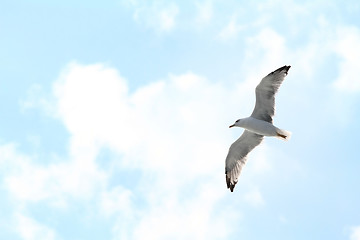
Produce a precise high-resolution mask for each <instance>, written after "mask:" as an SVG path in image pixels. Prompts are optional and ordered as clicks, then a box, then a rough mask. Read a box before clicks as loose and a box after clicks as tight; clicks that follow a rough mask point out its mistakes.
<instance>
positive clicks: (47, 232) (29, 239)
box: [14, 214, 55, 240]
mask: <svg viewBox="0 0 360 240" xmlns="http://www.w3.org/2000/svg"><path fill="white" fill-rule="evenodd" d="M14 220H15V224H16V225H15V228H16V230H17V231H18V232H19V235H20V236H21V237H22V239H24V240H38V239H43V240H53V239H55V232H54V231H53V230H52V229H50V228H48V227H47V226H45V225H43V224H41V223H39V222H37V221H35V220H34V219H32V218H29V217H26V216H24V215H21V214H16V217H15V219H14Z"/></svg>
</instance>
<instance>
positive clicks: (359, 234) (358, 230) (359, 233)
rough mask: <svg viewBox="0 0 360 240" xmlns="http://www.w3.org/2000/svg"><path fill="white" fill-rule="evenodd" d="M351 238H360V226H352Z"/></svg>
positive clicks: (356, 239) (355, 239) (353, 239)
mask: <svg viewBox="0 0 360 240" xmlns="http://www.w3.org/2000/svg"><path fill="white" fill-rule="evenodd" d="M350 240H360V226H357V227H353V228H351V235H350Z"/></svg>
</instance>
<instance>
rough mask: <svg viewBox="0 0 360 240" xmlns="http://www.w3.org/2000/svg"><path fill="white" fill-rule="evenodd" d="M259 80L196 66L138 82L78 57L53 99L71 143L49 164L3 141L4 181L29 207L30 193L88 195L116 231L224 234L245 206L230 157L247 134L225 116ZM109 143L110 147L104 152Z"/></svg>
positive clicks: (45, 200) (118, 234)
mask: <svg viewBox="0 0 360 240" xmlns="http://www.w3.org/2000/svg"><path fill="white" fill-rule="evenodd" d="M252 87H253V86H250V85H244V86H242V87H241V88H240V87H235V88H231V89H229V88H225V86H224V85H222V84H221V83H212V82H209V81H208V80H207V79H206V78H204V77H202V76H199V75H196V74H194V73H192V72H188V73H185V74H181V75H172V74H170V75H169V76H168V77H167V78H165V79H163V80H159V81H156V82H152V83H150V84H148V85H145V86H141V87H139V88H138V89H136V90H135V91H133V92H130V91H129V88H128V86H127V80H126V79H125V78H123V77H122V76H120V74H119V73H118V71H117V70H116V69H114V68H111V67H108V66H106V65H103V64H92V65H81V64H77V63H70V64H69V65H68V66H67V67H66V68H65V69H64V70H63V71H62V72H61V74H60V76H59V78H58V79H57V81H56V82H55V83H54V85H53V95H54V96H53V97H51V99H50V102H51V103H52V104H53V105H52V111H50V112H51V114H52V116H53V117H54V118H57V119H58V120H60V121H61V122H62V123H63V124H64V126H65V128H66V129H67V131H68V132H69V136H70V138H69V140H68V142H67V143H64V144H67V145H68V147H67V149H68V153H67V154H65V156H63V157H61V158H60V157H55V158H54V159H50V160H47V161H45V164H44V163H41V161H40V162H39V161H38V160H36V156H27V155H25V154H22V153H20V152H19V150H18V149H17V147H16V145H15V144H3V145H1V147H0V157H1V161H2V162H1V166H2V167H6V168H7V169H8V171H7V172H6V174H5V175H4V178H3V179H4V186H5V187H6V189H7V191H8V192H9V193H10V195H11V196H12V198H14V199H15V201H16V202H18V203H19V204H21V205H22V206H23V208H22V209H23V210H22V211H21V214H25V212H26V209H27V206H28V205H29V204H31V203H41V204H43V205H44V206H47V207H49V208H52V209H70V208H71V206H72V205H73V204H77V203H81V204H82V205H85V206H86V205H90V206H92V208H93V211H94V212H96V213H97V214H98V217H102V218H107V219H114V221H113V222H112V224H113V227H112V232H113V237H114V239H117V238H125V239H126V238H132V239H143V238H144V237H145V236H147V237H149V236H150V237H153V238H156V239H168V238H175V239H176V238H178V239H183V238H196V239H205V238H206V239H212V238H224V237H226V236H228V235H229V234H230V233H231V231H232V227H231V226H232V225H233V222H234V220H235V219H238V218H239V216H241V209H239V210H238V211H231V210H230V209H229V208H230V207H231V206H230V205H226V204H224V203H225V201H226V199H227V198H228V196H230V195H229V194H230V193H229V192H228V191H227V189H226V186H225V181H224V159H225V156H226V154H227V150H228V147H229V145H230V143H231V142H232V141H233V140H234V138H236V137H237V136H238V134H239V132H234V131H227V127H226V126H228V124H229V122H232V121H233V120H234V119H235V118H236V117H237V115H238V112H237V113H233V111H231V110H230V109H237V110H240V112H241V110H242V109H244V106H242V104H240V103H241V101H239V99H240V100H242V99H245V98H248V97H249V95H253V89H252ZM250 88H251V89H250ZM39 98H41V96H39ZM37 101H38V100H36V99H35V100H34V102H37ZM35 105H36V104H35ZM45 105H46V106H48V105H47V104H45ZM45 105H42V104H39V105H36V106H39V107H41V106H45ZM31 107H33V106H31ZM45 111H47V108H46V109H45ZM229 114H232V115H231V116H229ZM234 114H235V115H236V116H235V115H234ZM104 149H107V150H108V151H109V152H110V153H109V154H110V157H109V158H107V159H105V160H100V158H99V156H100V155H101V152H102V151H104ZM259 151H261V150H259ZM104 161H106V162H104ZM104 164H105V165H106V166H104ZM248 170H249V171H251V168H250V169H248ZM114 181H115V182H116V183H117V184H114V183H113V182H114ZM257 201H258V199H257ZM94 206H95V208H94ZM23 211H24V212H23ZM229 212H231V214H229ZM28 222H29V221H28ZM34 222H38V223H39V224H42V222H41V221H40V220H38V219H34ZM179 226H182V227H181V228H179Z"/></svg>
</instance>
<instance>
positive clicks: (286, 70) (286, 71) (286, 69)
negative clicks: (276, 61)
mask: <svg viewBox="0 0 360 240" xmlns="http://www.w3.org/2000/svg"><path fill="white" fill-rule="evenodd" d="M290 68H291V66H290V65H289V66H286V65H285V66H283V67H281V68H278V69H276V70H275V71H273V72H271V73H270V74H274V73H277V72H281V71H283V70H285V74H287V73H288V71H289V69H290Z"/></svg>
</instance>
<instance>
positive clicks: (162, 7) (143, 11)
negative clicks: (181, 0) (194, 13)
mask: <svg viewBox="0 0 360 240" xmlns="http://www.w3.org/2000/svg"><path fill="white" fill-rule="evenodd" d="M128 4H130V5H131V7H132V8H133V9H134V14H133V17H134V20H135V21H137V22H139V23H141V24H144V25H145V26H147V27H150V28H153V29H154V30H155V31H157V32H168V31H171V30H172V29H173V28H174V27H175V23H176V22H175V19H176V17H177V15H178V13H179V7H178V6H177V4H175V3H174V2H170V3H169V2H166V1H150V2H144V1H137V0H133V1H130V2H128Z"/></svg>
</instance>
